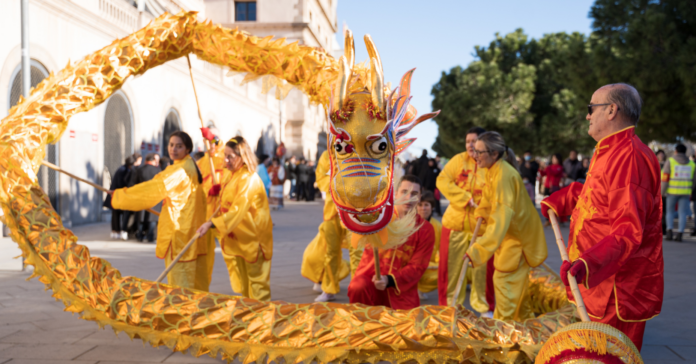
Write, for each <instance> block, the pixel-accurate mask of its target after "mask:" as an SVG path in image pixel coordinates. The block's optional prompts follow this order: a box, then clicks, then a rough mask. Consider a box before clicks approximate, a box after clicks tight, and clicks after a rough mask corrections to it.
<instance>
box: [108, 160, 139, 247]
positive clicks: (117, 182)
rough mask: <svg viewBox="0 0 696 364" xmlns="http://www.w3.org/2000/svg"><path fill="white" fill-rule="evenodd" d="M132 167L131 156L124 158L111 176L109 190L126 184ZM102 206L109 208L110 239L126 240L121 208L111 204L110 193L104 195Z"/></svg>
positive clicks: (126, 235) (126, 234)
mask: <svg viewBox="0 0 696 364" xmlns="http://www.w3.org/2000/svg"><path fill="white" fill-rule="evenodd" d="M131 168H133V156H130V157H128V158H126V161H125V163H124V164H123V165H122V166H120V167H119V168H118V169H117V170H116V173H114V175H113V177H111V186H109V190H112V191H113V190H115V189H119V188H123V187H127V186H128V180H127V178H128V177H129V175H130V170H131ZM104 207H106V208H109V209H111V239H121V240H128V232H126V224H125V223H124V222H123V213H124V211H123V210H119V209H115V208H113V206H112V205H111V195H110V194H109V195H106V199H105V200H104Z"/></svg>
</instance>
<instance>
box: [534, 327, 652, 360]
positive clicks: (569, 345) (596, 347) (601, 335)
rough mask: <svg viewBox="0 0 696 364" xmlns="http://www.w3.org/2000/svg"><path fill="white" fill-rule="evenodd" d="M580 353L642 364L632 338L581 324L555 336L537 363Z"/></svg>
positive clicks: (543, 348) (610, 330) (539, 356)
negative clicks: (559, 356)
mask: <svg viewBox="0 0 696 364" xmlns="http://www.w3.org/2000/svg"><path fill="white" fill-rule="evenodd" d="M579 349H582V350H586V351H589V352H592V353H596V354H599V355H612V356H616V357H619V358H621V360H622V361H623V362H624V363H626V364H633V363H636V364H638V363H640V364H642V363H643V360H642V358H641V356H640V353H639V352H638V349H636V347H635V345H633V342H632V341H631V340H630V338H628V337H627V336H626V335H625V334H623V333H622V332H621V331H619V330H618V329H616V328H614V327H612V326H609V325H606V324H602V323H599V322H580V323H576V324H573V325H570V326H567V327H565V328H563V329H561V330H560V331H558V332H556V333H555V334H553V336H551V338H549V339H548V340H547V341H546V343H545V344H544V346H543V347H542V348H541V351H540V352H539V355H537V357H536V360H535V363H549V362H551V360H552V359H554V358H556V357H557V356H558V355H561V353H562V352H564V351H566V350H571V351H575V350H579Z"/></svg>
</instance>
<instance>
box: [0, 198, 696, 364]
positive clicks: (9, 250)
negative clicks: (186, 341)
mask: <svg viewBox="0 0 696 364" xmlns="http://www.w3.org/2000/svg"><path fill="white" fill-rule="evenodd" d="M322 205H323V203H322V202H321V201H317V202H313V203H289V204H287V205H286V208H285V209H284V210H281V211H274V212H273V213H272V215H273V222H274V224H275V227H274V231H273V234H274V254H273V265H272V273H271V291H272V296H273V299H274V300H283V301H289V302H297V303H309V302H312V301H313V300H314V298H315V297H316V293H315V292H314V291H312V283H311V282H309V281H308V280H306V279H305V278H303V277H302V276H301V275H300V264H301V261H302V253H303V251H304V249H305V247H306V246H307V244H308V243H309V242H310V241H311V239H312V238H313V237H314V235H315V234H316V232H317V226H318V225H319V224H320V223H321V221H322ZM109 229H110V228H109V224H108V223H101V224H94V225H86V226H79V227H76V228H74V229H73V231H74V232H75V234H76V235H77V236H78V237H79V240H80V243H81V244H84V245H86V246H87V247H89V249H90V252H91V254H92V255H94V256H99V257H102V258H105V259H107V260H108V261H109V262H111V263H112V264H113V266H114V267H116V268H118V269H119V270H120V271H121V273H122V274H123V275H124V276H128V275H131V276H137V277H141V278H145V279H151V280H154V279H156V278H157V276H158V275H159V274H160V273H161V271H162V270H163V268H164V264H163V262H162V261H161V260H159V259H157V258H155V245H154V244H141V243H138V242H136V241H127V242H121V241H119V242H115V241H111V240H109V238H108V237H109V232H110V231H109ZM563 231H564V234H565V236H566V237H567V234H568V229H567V225H566V227H565V228H564V229H563ZM546 238H547V243H548V244H549V259H548V261H547V263H548V264H549V265H550V266H551V267H553V268H554V269H556V270H558V268H559V267H560V263H561V260H560V257H559V254H558V250H557V248H556V245H555V242H554V238H553V232H552V231H551V229H550V228H547V229H546ZM218 252H219V248H218ZM19 254H20V252H19V249H18V248H17V247H16V244H14V242H12V241H11V240H10V239H8V238H4V239H2V240H1V241H0V364H5V363H12V364H26V363H37V364H40V363H53V364H64V363H84V364H86V363H100V364H106V363H111V364H117V363H221V362H223V361H222V360H220V359H214V358H210V357H208V356H203V357H200V358H194V357H192V356H191V355H189V354H182V353H172V352H171V351H170V350H169V349H167V348H166V347H160V348H158V349H156V348H152V347H150V346H149V345H147V346H145V347H144V346H143V343H142V342H141V341H140V340H133V341H131V340H130V339H129V338H128V336H126V335H125V334H120V335H118V336H116V335H115V334H114V333H113V331H112V330H111V329H110V328H108V327H107V328H106V329H105V330H101V329H99V328H98V327H97V324H96V323H94V322H91V321H84V320H80V319H78V317H77V315H72V314H71V313H68V312H64V311H63V309H64V305H63V304H62V303H61V302H56V301H55V299H53V298H52V297H51V292H50V291H44V285H43V284H42V283H40V282H38V281H37V280H36V279H33V280H31V281H28V282H27V281H25V280H26V279H27V278H28V277H29V275H30V270H29V269H28V270H27V271H24V272H22V271H19V267H20V265H21V263H20V260H19V259H17V260H12V259H11V258H12V257H13V256H17V255H19ZM345 258H346V259H347V253H346V254H345ZM664 258H665V283H666V286H665V301H664V305H663V307H662V314H660V316H658V317H657V318H655V319H653V320H651V321H650V322H648V324H647V330H646V334H645V344H644V347H643V358H644V359H645V362H646V363H649V364H662V363H667V364H669V363H683V362H696V310H691V309H690V307H691V305H692V304H693V303H694V302H696V284H695V282H696V269H695V268H694V265H693V262H695V261H696V239H693V238H689V237H687V239H686V241H685V242H683V243H675V242H665V243H664ZM348 283H349V281H348V279H346V280H344V281H343V282H342V283H341V288H342V291H341V293H340V294H339V295H338V299H337V302H345V303H347V302H348V298H347V297H346V290H347V287H348ZM211 291H214V292H219V293H225V294H233V292H232V290H231V288H230V285H229V278H228V276H227V270H226V268H225V264H224V262H223V260H222V257H221V256H220V255H219V253H218V256H217V259H216V262H215V270H214V275H213V282H212V284H211ZM435 296H436V295H435V292H433V293H431V294H430V297H429V299H428V300H426V301H423V304H436V303H437V299H436V297H435Z"/></svg>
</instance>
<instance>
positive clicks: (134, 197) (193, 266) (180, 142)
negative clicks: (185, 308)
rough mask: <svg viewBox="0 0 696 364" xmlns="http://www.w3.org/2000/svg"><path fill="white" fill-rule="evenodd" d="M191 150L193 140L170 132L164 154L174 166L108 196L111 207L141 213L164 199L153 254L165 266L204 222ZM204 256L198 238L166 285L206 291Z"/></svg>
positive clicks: (202, 200) (203, 246)
mask: <svg viewBox="0 0 696 364" xmlns="http://www.w3.org/2000/svg"><path fill="white" fill-rule="evenodd" d="M192 149H193V141H192V140H191V137H190V136H189V135H188V134H186V133H184V132H183V131H177V132H174V133H172V135H171V136H170V137H169V144H168V151H169V157H170V158H172V160H173V161H174V163H173V164H172V165H170V166H169V167H167V169H165V170H164V171H162V172H160V173H158V174H157V175H155V178H153V179H151V180H150V181H147V182H143V183H140V184H137V185H135V186H133V187H126V188H121V189H118V190H115V191H113V193H112V196H113V197H112V200H111V204H112V205H113V206H114V208H117V209H121V210H133V211H139V210H145V209H147V208H152V207H154V206H155V205H157V204H158V203H159V202H160V201H162V200H164V203H163V204H162V212H161V215H160V217H159V223H158V226H157V250H156V254H157V257H158V258H160V259H164V263H165V265H166V266H169V263H170V262H171V260H172V259H173V258H174V257H176V256H177V255H178V254H179V253H180V252H181V249H183V248H184V246H185V245H186V244H187V243H188V242H189V240H191V238H193V236H194V235H195V233H196V230H195V229H196V227H197V226H200V224H201V223H203V222H204V221H205V195H204V194H203V189H202V188H201V181H202V177H201V174H200V171H198V168H197V167H196V163H195V162H194V161H193V159H192V158H191V157H190V156H189V153H191V150H192ZM210 253H211V254H213V253H214V251H213V252H210ZM207 254H208V247H207V246H206V244H205V241H204V240H203V239H198V241H196V242H195V243H194V244H193V246H192V247H191V248H190V249H189V250H187V251H186V253H184V255H183V256H182V257H181V259H180V260H179V262H178V263H177V264H176V265H175V266H174V269H172V270H171V271H170V272H169V274H168V275H167V280H168V282H169V284H171V285H175V286H180V287H185V288H194V289H198V290H202V291H207V290H208V286H209V285H210V274H209V273H208V272H209V269H208V261H207V258H206V255H207Z"/></svg>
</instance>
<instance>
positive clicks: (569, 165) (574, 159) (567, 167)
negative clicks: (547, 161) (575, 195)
mask: <svg viewBox="0 0 696 364" xmlns="http://www.w3.org/2000/svg"><path fill="white" fill-rule="evenodd" d="M559 159H560V158H559ZM581 168H582V163H580V161H579V160H578V152H577V151H576V150H571V151H570V155H568V159H566V160H565V161H563V173H564V174H565V175H564V177H565V178H566V179H568V181H566V183H564V184H563V185H564V186H567V185H569V184H571V183H572V182H575V181H577V179H578V173H580V169H581Z"/></svg>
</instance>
